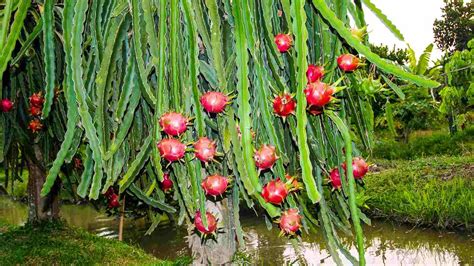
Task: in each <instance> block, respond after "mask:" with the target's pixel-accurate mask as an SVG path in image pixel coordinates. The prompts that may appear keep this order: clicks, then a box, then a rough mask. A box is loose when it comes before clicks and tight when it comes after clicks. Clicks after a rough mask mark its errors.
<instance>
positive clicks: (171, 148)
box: [157, 139, 186, 162]
mask: <svg viewBox="0 0 474 266" xmlns="http://www.w3.org/2000/svg"><path fill="white" fill-rule="evenodd" d="M157 147H158V150H159V151H160V155H161V157H163V158H165V159H166V160H167V161H169V162H174V161H178V160H179V159H181V158H183V156H184V153H185V152H186V145H184V144H183V143H181V141H179V140H177V139H162V140H161V141H160V142H159V143H158V145H157Z"/></svg>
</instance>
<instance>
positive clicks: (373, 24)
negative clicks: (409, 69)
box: [364, 0, 444, 59]
mask: <svg viewBox="0 0 474 266" xmlns="http://www.w3.org/2000/svg"><path fill="white" fill-rule="evenodd" d="M372 3H374V4H375V5H376V6H377V7H378V8H380V9H381V10H382V12H383V13H384V14H385V15H387V17H388V18H389V19H390V20H391V21H392V22H393V23H394V24H395V26H397V28H398V29H399V30H400V31H401V32H402V34H403V36H404V37H405V41H406V42H408V43H409V44H410V46H411V47H412V48H413V49H414V50H415V52H416V56H417V57H418V56H419V55H420V54H421V53H422V52H423V50H424V49H425V47H426V46H427V45H428V44H430V43H433V42H434V40H433V22H434V20H435V19H436V18H440V17H441V7H443V5H444V4H443V0H396V1H394V0H372ZM364 8H365V6H364ZM364 10H365V15H366V21H367V24H368V30H369V36H370V38H369V39H370V42H371V43H373V44H379V43H384V44H387V45H389V46H390V47H392V46H393V45H394V44H395V45H396V46H397V47H400V48H405V47H406V45H405V44H404V43H403V42H401V41H398V39H397V38H395V37H394V36H393V34H392V33H391V32H390V31H389V30H388V29H387V28H386V27H385V25H383V24H382V23H381V22H380V20H379V19H378V18H377V17H375V16H374V15H373V14H372V12H370V10H368V9H367V8H365V9H364ZM439 57H441V51H439V50H438V49H436V45H435V50H434V51H433V54H432V57H431V58H432V59H435V58H439Z"/></svg>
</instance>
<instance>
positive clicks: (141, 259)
mask: <svg viewBox="0 0 474 266" xmlns="http://www.w3.org/2000/svg"><path fill="white" fill-rule="evenodd" d="M0 242H1V243H2V245H0V256H1V258H2V264H3V265H17V264H25V263H26V264H31V265H52V264H59V265H71V264H81V265H95V264H101V265H103V264H110V265H183V264H184V263H185V262H186V260H185V259H184V258H183V259H182V260H180V261H177V262H175V263H174V262H169V261H160V260H158V259H156V258H154V257H153V256H151V255H148V254H146V253H145V252H144V251H143V250H141V249H139V248H137V247H132V246H129V245H127V244H125V243H123V242H119V241H116V240H109V239H105V238H103V237H99V236H95V235H92V234H90V233H88V232H86V231H84V230H81V229H75V228H70V227H68V226H65V225H63V224H62V223H46V224H40V225H35V226H33V225H29V224H27V225H25V226H23V227H17V228H11V227H10V228H9V229H8V230H7V231H6V232H4V233H2V234H0Z"/></svg>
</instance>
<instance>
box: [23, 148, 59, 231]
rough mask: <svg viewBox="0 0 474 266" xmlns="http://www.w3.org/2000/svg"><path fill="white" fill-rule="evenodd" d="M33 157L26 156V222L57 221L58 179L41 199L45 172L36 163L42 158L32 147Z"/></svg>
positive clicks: (36, 149)
mask: <svg viewBox="0 0 474 266" xmlns="http://www.w3.org/2000/svg"><path fill="white" fill-rule="evenodd" d="M34 150H35V157H36V158H32V157H31V155H26V163H27V167H28V172H29V176H28V187H27V192H28V222H30V223H38V222H43V221H52V220H56V219H59V188H60V182H61V181H60V179H59V178H58V179H56V182H55V184H54V186H53V187H52V189H51V192H50V193H49V194H48V195H47V196H46V197H41V195H40V194H41V188H42V187H43V184H44V181H45V180H46V171H45V169H44V168H43V167H41V165H40V164H39V163H38V162H41V161H42V160H40V159H42V156H41V154H40V153H38V151H39V149H38V147H34Z"/></svg>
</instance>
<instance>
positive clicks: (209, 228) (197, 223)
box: [194, 211, 217, 235]
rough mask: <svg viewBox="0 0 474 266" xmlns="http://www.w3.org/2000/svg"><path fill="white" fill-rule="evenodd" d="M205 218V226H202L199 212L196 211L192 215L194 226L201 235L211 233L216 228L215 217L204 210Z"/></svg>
mask: <svg viewBox="0 0 474 266" xmlns="http://www.w3.org/2000/svg"><path fill="white" fill-rule="evenodd" d="M206 218H207V228H206V227H205V226H204V224H203V222H202V218H201V212H200V211H197V212H196V214H195V215H194V226H195V227H196V229H197V230H198V231H199V232H201V233H202V234H203V235H209V234H213V233H214V232H216V230H217V219H216V217H215V216H214V215H213V214H212V213H210V212H206Z"/></svg>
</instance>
